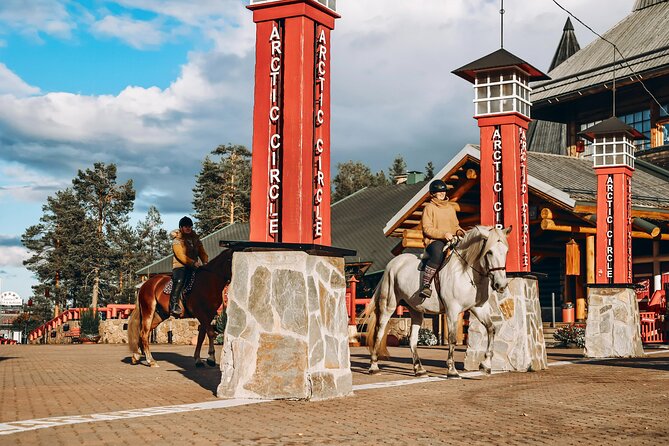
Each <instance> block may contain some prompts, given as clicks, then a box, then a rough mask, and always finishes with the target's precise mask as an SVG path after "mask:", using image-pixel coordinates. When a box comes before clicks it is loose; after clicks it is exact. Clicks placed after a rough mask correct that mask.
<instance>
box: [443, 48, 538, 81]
mask: <svg viewBox="0 0 669 446" xmlns="http://www.w3.org/2000/svg"><path fill="white" fill-rule="evenodd" d="M514 66H517V67H519V68H521V69H522V70H523V71H525V72H526V73H528V74H529V75H530V80H532V81H539V80H542V79H549V77H548V76H546V75H545V74H544V73H542V72H541V71H540V70H538V69H536V68H534V67H533V66H532V65H530V64H529V63H527V62H525V61H524V60H523V59H521V58H520V57H517V56H515V55H513V54H511V53H510V52H508V51H507V50H505V49H504V48H500V49H498V50H497V51H495V52H492V53H490V54H488V55H487V56H483V57H482V58H480V59H478V60H475V61H474V62H471V63H468V64H467V65H465V66H463V67H460V68H458V69H457V70H453V74H455V75H457V76H460V77H461V78H463V79H465V80H468V81H469V82H471V83H474V80H475V74H474V73H475V72H476V71H480V70H488V69H493V68H503V67H514Z"/></svg>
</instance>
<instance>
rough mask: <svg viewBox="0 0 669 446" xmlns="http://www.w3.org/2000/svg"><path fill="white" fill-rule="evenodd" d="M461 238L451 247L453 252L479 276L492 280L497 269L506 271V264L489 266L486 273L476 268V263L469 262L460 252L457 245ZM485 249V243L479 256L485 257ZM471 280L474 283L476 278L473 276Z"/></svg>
mask: <svg viewBox="0 0 669 446" xmlns="http://www.w3.org/2000/svg"><path fill="white" fill-rule="evenodd" d="M460 240H461V239H458V240H457V241H456V242H455V243H453V244H452V245H451V247H452V252H453V253H455V255H457V256H458V257H460V260H462V262H463V263H464V264H465V265H467V266H468V267H469V268H471V269H472V270H473V271H474V272H476V273H477V274H478V275H479V276H483V277H487V278H488V280H490V281H491V282H492V279H493V277H492V274H493V273H494V272H495V271H504V272H506V265H504V266H495V267H493V268H490V267H488V268H487V271H486V272H485V273H484V272H483V271H480V270H479V269H477V268H475V267H474V265H471V264H470V263H469V262H467V260H465V258H464V257H462V254H460V252H459V251H458V250H457V249H456V247H457V245H458V243H459V242H460ZM484 249H485V244H484V245H483V247H482V248H481V253H480V254H479V258H481V257H484V258H485V254H483V250H484ZM487 264H488V259H486V266H487ZM470 280H471V282H472V284H474V278H473V277H471V278H470Z"/></svg>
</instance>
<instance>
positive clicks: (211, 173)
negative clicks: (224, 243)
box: [193, 144, 251, 235]
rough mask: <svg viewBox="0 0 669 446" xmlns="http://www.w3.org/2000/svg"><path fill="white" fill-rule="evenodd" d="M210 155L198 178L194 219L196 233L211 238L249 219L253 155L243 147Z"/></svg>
mask: <svg viewBox="0 0 669 446" xmlns="http://www.w3.org/2000/svg"><path fill="white" fill-rule="evenodd" d="M211 154H212V155H215V156H216V157H218V158H219V159H218V161H213V160H212V159H211V158H210V157H209V156H207V157H206V158H205V159H204V161H203V162H202V170H201V171H200V173H199V174H198V175H197V177H196V178H195V188H194V189H193V209H194V210H195V212H194V214H193V216H194V217H195V218H196V219H197V220H198V222H197V230H198V231H199V232H200V233H201V234H202V235H208V234H211V233H212V232H214V231H216V230H218V229H220V228H223V227H225V226H227V225H229V224H232V223H235V222H245V221H248V219H249V214H250V210H251V152H250V151H249V150H248V149H247V148H246V147H244V146H241V145H233V144H227V145H220V146H218V147H217V148H216V149H214V150H213V151H212V152H211Z"/></svg>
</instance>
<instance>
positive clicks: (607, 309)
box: [585, 287, 644, 358]
mask: <svg viewBox="0 0 669 446" xmlns="http://www.w3.org/2000/svg"><path fill="white" fill-rule="evenodd" d="M643 354H644V353H643V345H642V343H641V334H640V333H639V304H638V303H637V300H636V294H635V293H634V290H632V289H630V288H615V287H612V288H589V289H588V320H587V325H586V328H585V356H587V357H589V358H635V357H640V356H643Z"/></svg>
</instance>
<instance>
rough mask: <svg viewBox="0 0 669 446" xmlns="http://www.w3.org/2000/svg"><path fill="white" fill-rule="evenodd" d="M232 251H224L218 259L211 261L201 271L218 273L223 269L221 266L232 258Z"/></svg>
mask: <svg viewBox="0 0 669 446" xmlns="http://www.w3.org/2000/svg"><path fill="white" fill-rule="evenodd" d="M232 253H233V251H232V249H224V250H223V251H221V252H220V253H219V254H218V255H217V256H216V257H214V258H213V259H211V260H210V261H209V262H208V263H207V264H206V265H204V266H203V267H201V268H200V269H202V270H204V271H209V272H213V273H215V272H217V271H219V270H220V269H221V265H222V264H224V263H225V262H227V261H229V260H230V259H231V258H232Z"/></svg>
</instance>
